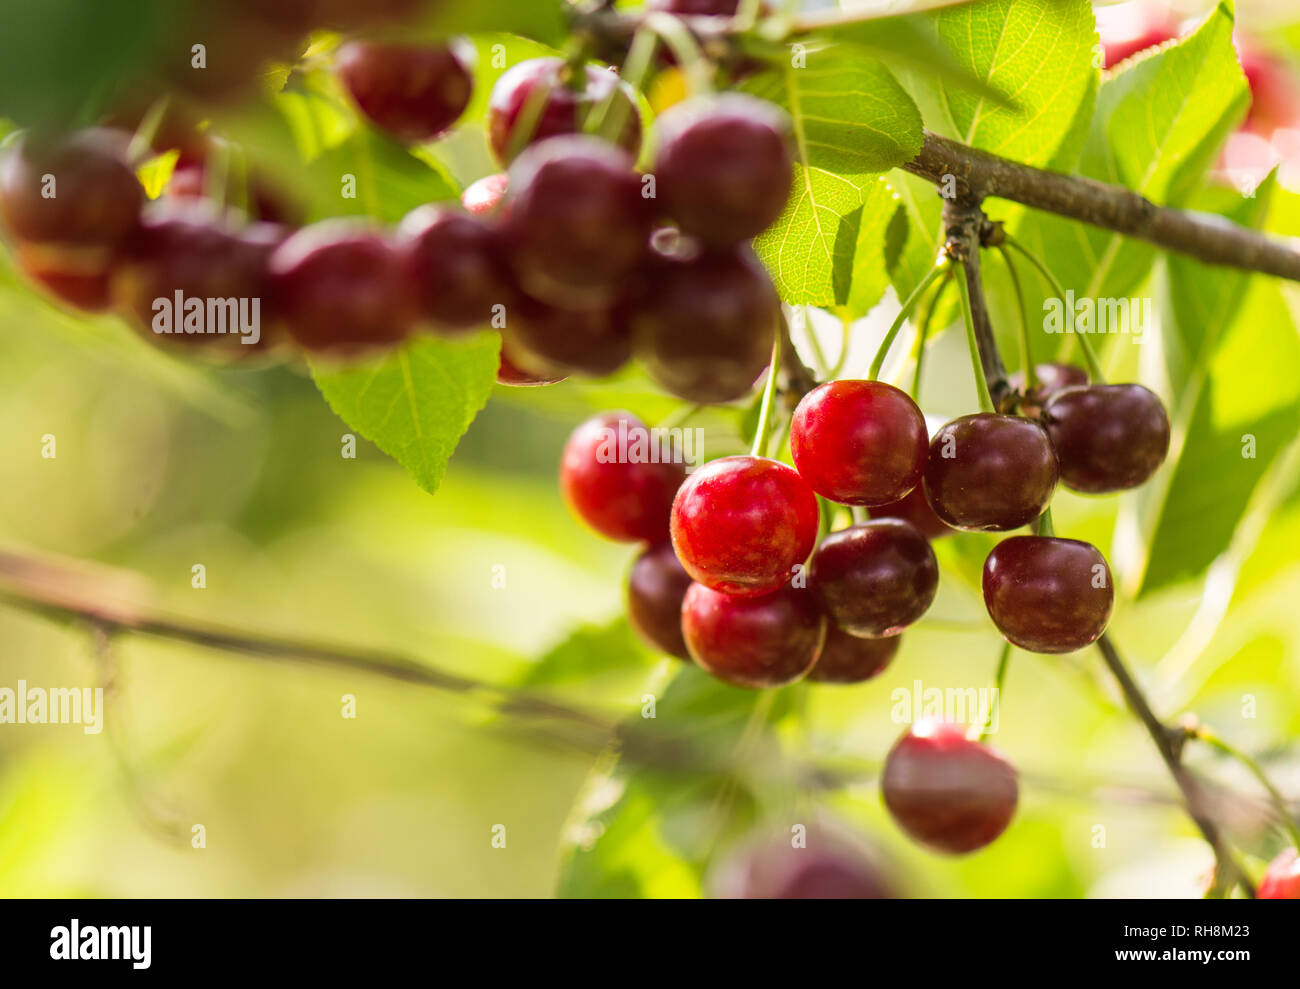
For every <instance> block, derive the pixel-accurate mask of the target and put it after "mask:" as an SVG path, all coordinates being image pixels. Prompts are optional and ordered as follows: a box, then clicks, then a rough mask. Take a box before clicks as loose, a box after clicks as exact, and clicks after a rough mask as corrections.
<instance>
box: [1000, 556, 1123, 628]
mask: <svg viewBox="0 0 1300 989" xmlns="http://www.w3.org/2000/svg"><path fill="white" fill-rule="evenodd" d="M983 585H984V604H985V605H986V606H987V607H988V611H989V617H990V618H992V619H993V624H994V625H996V626H997V627H998V631H999V632H1001V633H1002V634H1003V635H1004V636H1005V637H1006V639H1007V641H1008V642H1011V643H1012V644H1013V645H1017V646H1019V647H1020V648H1021V649H1027V650H1029V651H1030V652H1041V653H1060V652H1073V651H1074V650H1076V649H1082V648H1083V647H1084V646H1088V645H1091V644H1092V643H1094V642H1096V641H1097V639H1098V638H1100V637H1101V633H1102V632H1104V631H1106V625H1107V623H1109V621H1110V614H1111V610H1112V608H1113V607H1114V604H1115V588H1114V586H1113V582H1112V580H1111V575H1110V568H1109V567H1108V566H1107V565H1106V559H1105V557H1103V556H1102V555H1101V552H1100V551H1099V550H1098V549H1097V547H1096V546H1093V545H1092V544H1091V543H1085V542H1082V541H1080V540H1078V539H1058V538H1056V537H1051V536H1013V537H1011V538H1010V539H1005V540H1003V541H1002V542H1000V543H998V545H997V546H995V547H993V551H992V552H991V553H989V555H988V559H987V560H985V561H984V580H983Z"/></svg>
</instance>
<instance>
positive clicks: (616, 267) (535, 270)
mask: <svg viewBox="0 0 1300 989" xmlns="http://www.w3.org/2000/svg"><path fill="white" fill-rule="evenodd" d="M509 182H510V196H509V199H508V200H507V213H506V216H505V218H504V227H503V231H504V234H503V235H504V237H505V240H506V242H507V244H508V246H509V249H510V253H511V259H512V261H513V263H514V268H515V273H516V275H517V276H518V278H519V284H520V286H521V287H522V288H523V290H524V291H525V292H527V293H528V294H529V295H531V296H534V297H535V298H538V299H541V300H542V301H543V302H549V303H551V304H552V305H557V306H564V307H565V308H568V309H580V308H589V307H590V308H595V307H599V306H603V305H607V304H609V303H610V302H611V301H612V300H613V298H614V297H615V295H616V294H617V293H618V292H619V291H620V289H621V288H622V287H623V283H624V282H625V281H626V279H627V278H628V276H629V275H631V274H632V272H633V270H634V269H636V268H637V266H638V265H639V264H640V263H641V261H642V260H643V258H644V257H645V255H646V252H647V251H648V249H649V247H648V244H649V239H650V231H651V215H650V212H649V209H648V208H647V205H646V200H645V199H643V198H642V197H641V180H640V178H639V177H638V176H637V174H636V172H634V171H633V170H632V159H631V158H629V157H628V156H627V155H626V154H625V153H624V152H622V151H620V150H619V149H618V148H615V147H612V146H611V145H608V144H605V143H604V142H602V141H599V140H597V139H596V138H593V137H585V136H574V137H555V138H551V139H550V140H548V141H545V142H543V143H541V144H538V145H535V146H533V147H531V148H529V149H528V150H527V151H526V152H525V153H524V154H522V155H521V156H520V157H519V159H518V160H517V161H516V162H515V163H514V164H513V165H512V166H511V168H510V179H509Z"/></svg>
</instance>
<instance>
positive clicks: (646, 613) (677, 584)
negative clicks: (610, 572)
mask: <svg viewBox="0 0 1300 989" xmlns="http://www.w3.org/2000/svg"><path fill="white" fill-rule="evenodd" d="M691 583H692V581H691V577H690V574H688V573H687V572H686V571H685V570H683V569H682V565H681V563H679V562H678V560H677V554H676V553H674V552H673V547H672V544H671V543H661V544H659V545H658V546H651V547H650V548H649V549H647V550H646V551H645V552H643V553H642V554H641V555H640V556H638V557H637V558H636V562H634V563H633V564H632V571H631V573H630V574H629V575H628V579H627V613H628V618H629V619H630V620H631V623H632V627H633V628H635V629H636V630H637V631H638V632H639V633H640V634H641V637H642V638H643V639H645V640H646V641H647V642H649V643H650V644H651V645H653V646H654V647H656V648H657V649H662V650H663V651H664V652H666V653H668V655H670V656H676V657H677V658H678V659H685V660H687V661H689V660H690V658H691V654H690V653H689V652H688V651H687V649H686V640H685V639H684V638H683V637H682V601H683V600H684V599H685V597H686V591H687V589H688V588H689V587H690V586H691Z"/></svg>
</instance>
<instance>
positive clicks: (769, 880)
mask: <svg viewBox="0 0 1300 989" xmlns="http://www.w3.org/2000/svg"><path fill="white" fill-rule="evenodd" d="M820 662H821V661H820V660H819V661H818V663H819V665H820ZM813 669H816V667H813ZM798 839H802V840H798ZM706 887H707V890H708V895H709V896H710V897H711V898H713V899H719V900H884V899H893V898H894V897H896V896H897V895H898V894H897V893H896V892H895V889H894V884H893V882H891V881H890V878H889V877H888V876H887V875H885V873H884V872H883V871H882V870H881V869H880V867H879V866H878V865H877V864H876V863H875V862H874V861H873V858H872V856H871V855H870V854H868V852H867V850H866V849H865V848H863V847H862V844H861V842H859V841H857V840H855V839H854V838H853V837H850V836H849V835H847V834H845V833H842V832H841V831H840V829H835V830H831V829H829V828H827V827H826V826H825V825H819V824H816V823H814V824H812V825H810V826H808V827H807V829H806V831H804V833H803V834H801V835H798V837H796V835H795V834H792V832H791V830H789V829H787V830H784V831H777V832H776V833H774V834H763V835H761V836H760V837H758V838H757V839H756V840H751V841H749V842H746V843H745V844H744V845H742V846H741V847H739V848H737V849H735V850H733V851H731V852H729V853H728V854H727V855H726V856H725V857H723V858H722V859H721V860H720V861H719V862H718V863H717V864H716V865H715V866H714V867H713V868H712V869H711V870H710V872H709V875H708V877H707V880H706Z"/></svg>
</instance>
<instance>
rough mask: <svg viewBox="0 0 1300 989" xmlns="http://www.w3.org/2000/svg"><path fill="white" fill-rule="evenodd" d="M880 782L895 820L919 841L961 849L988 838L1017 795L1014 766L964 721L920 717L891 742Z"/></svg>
mask: <svg viewBox="0 0 1300 989" xmlns="http://www.w3.org/2000/svg"><path fill="white" fill-rule="evenodd" d="M880 789H881V792H882V794H883V795H884V798H885V806H886V807H888V808H889V812H890V814H892V815H893V817H894V820H895V821H896V822H898V826H899V827H901V828H902V829H903V830H904V831H906V832H907V834H908V835H910V836H911V837H912V838H914V839H915V840H916V841H918V842H920V843H921V844H922V845H926V846H927V847H929V848H931V849H934V850H935V851H939V852H948V853H950V854H954V855H959V854H962V853H965V852H973V851H975V850H976V849H977V848H983V847H984V846H985V845H987V844H989V843H990V842H992V841H993V840H994V839H995V838H997V837H998V836H999V835H1000V834H1002V832H1003V831H1005V830H1006V829H1007V825H1008V824H1010V823H1011V818H1012V817H1013V816H1014V815H1015V812H1016V802H1017V800H1018V799H1019V785H1018V783H1017V781H1016V771H1015V768H1014V767H1013V766H1012V765H1011V764H1010V763H1009V762H1007V761H1006V760H1005V759H1004V758H1002V756H1001V755H999V754H998V753H997V752H995V751H994V750H993V749H991V748H989V747H987V746H985V745H982V744H980V743H979V742H975V741H971V740H970V739H969V738H967V735H966V729H965V728H963V727H962V726H960V725H955V724H952V723H951V722H947V721H938V720H930V719H926V720H922V721H918V722H917V723H916V724H914V725H913V726H912V727H911V729H910V730H908V731H907V732H904V733H903V736H902V737H901V738H899V740H898V741H897V742H895V743H894V747H893V748H892V749H891V750H890V751H889V755H888V756H887V757H886V758H885V770H884V774H883V775H882V777H881V781H880Z"/></svg>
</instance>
